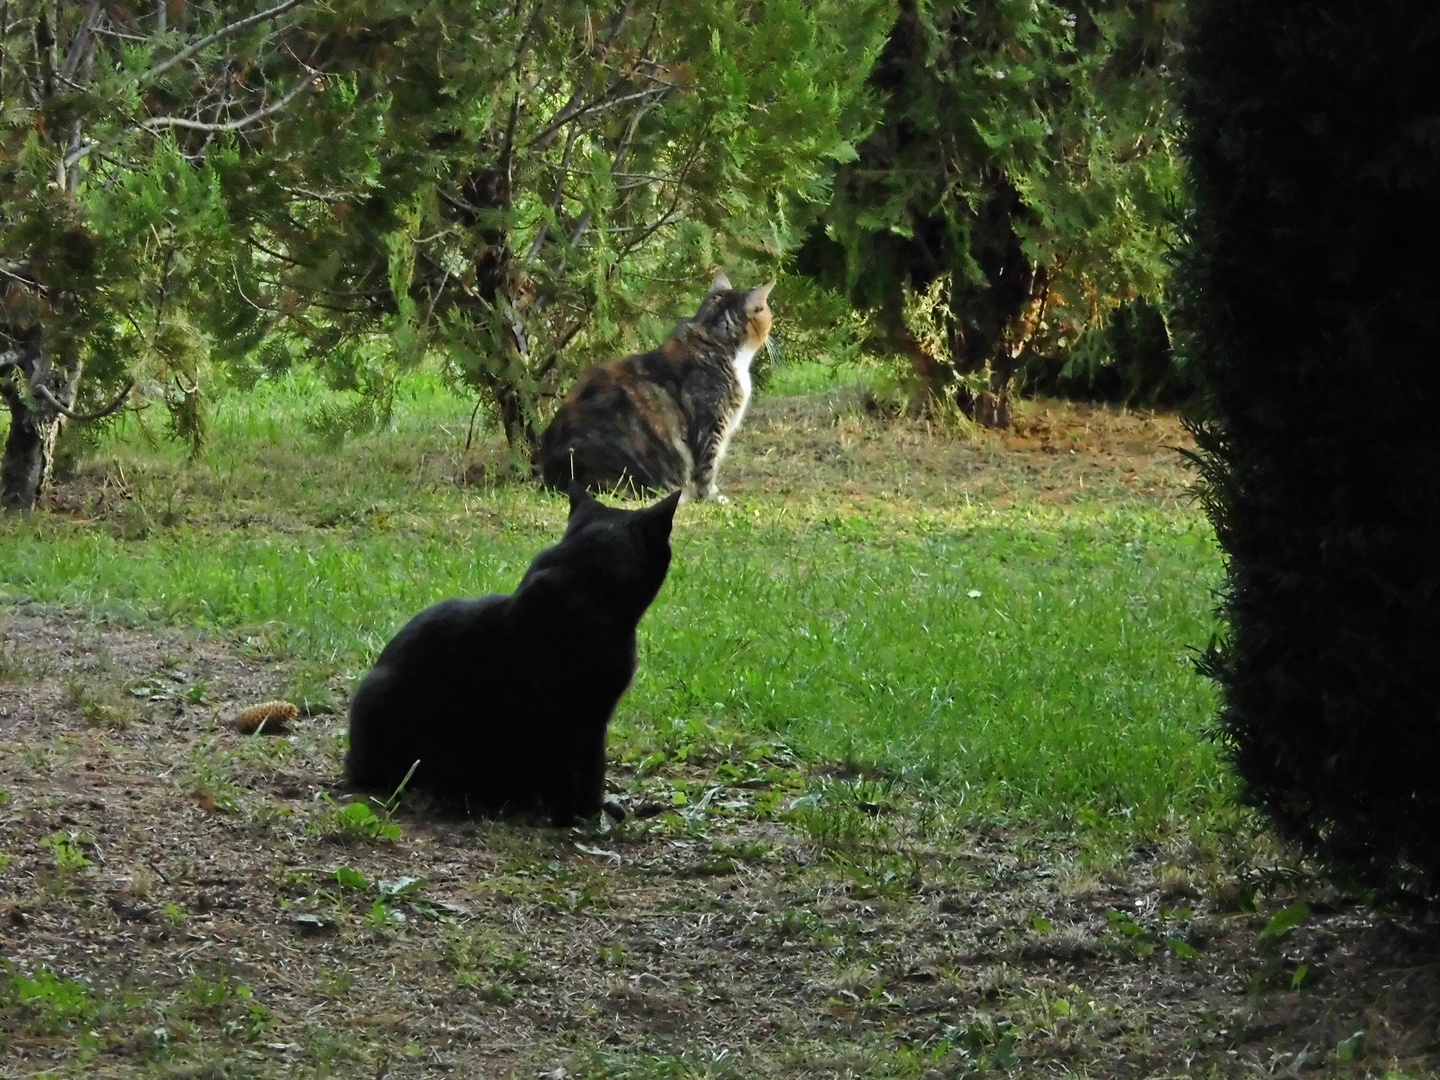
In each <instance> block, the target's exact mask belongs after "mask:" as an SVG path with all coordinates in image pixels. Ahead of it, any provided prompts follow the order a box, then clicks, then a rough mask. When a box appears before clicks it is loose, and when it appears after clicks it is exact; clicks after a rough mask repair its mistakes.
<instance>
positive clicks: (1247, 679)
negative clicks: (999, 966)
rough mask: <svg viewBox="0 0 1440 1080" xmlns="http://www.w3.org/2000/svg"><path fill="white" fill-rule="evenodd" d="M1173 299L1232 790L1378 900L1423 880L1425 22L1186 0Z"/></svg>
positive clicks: (1429, 13)
mask: <svg viewBox="0 0 1440 1080" xmlns="http://www.w3.org/2000/svg"><path fill="white" fill-rule="evenodd" d="M1193 16H1194V22H1193V27H1192V36H1191V39H1190V42H1189V46H1188V48H1187V51H1186V58H1187V61H1186V62H1187V65H1188V76H1189V86H1188V91H1187V96H1186V101H1185V109H1186V113H1187V119H1188V141H1189V156H1190V168H1191V170H1192V181H1191V182H1192V184H1193V189H1194V196H1195V202H1196V210H1195V216H1194V219H1193V221H1192V223H1191V227H1192V230H1193V241H1192V243H1191V248H1190V252H1189V254H1188V256H1187V259H1188V262H1187V267H1186V271H1187V272H1186V274H1185V290H1184V296H1183V304H1182V314H1183V315H1184V317H1185V318H1186V321H1187V322H1188V323H1189V324H1190V325H1191V326H1192V328H1193V331H1194V339H1193V343H1192V346H1191V347H1192V348H1193V353H1194V355H1193V360H1194V362H1195V364H1196V366H1197V367H1198V369H1199V370H1200V372H1201V373H1202V375H1203V377H1204V378H1205V380H1206V381H1207V382H1208V384H1209V390H1208V408H1207V418H1206V419H1205V420H1204V421H1203V422H1201V423H1200V424H1199V425H1198V426H1197V436H1198V440H1199V444H1200V447H1201V452H1200V456H1199V460H1200V462H1201V464H1202V467H1203V475H1204V480H1205V493H1206V497H1207V500H1208V505H1209V511H1210V514H1211V517H1212V520H1213V521H1214V524H1215V528H1216V532H1217V534H1218V536H1219V539H1220V543H1221V544H1222V545H1223V547H1224V549H1225V551H1226V553H1227V556H1228V580H1227V584H1226V587H1225V591H1224V595H1223V599H1222V608H1223V613H1224V615H1225V617H1226V619H1227V621H1228V624H1229V630H1228V633H1227V635H1226V636H1225V638H1224V639H1223V640H1221V641H1218V642H1216V643H1215V644H1214V645H1213V646H1212V648H1211V650H1210V652H1209V654H1208V657H1207V659H1206V663H1205V668H1206V670H1207V672H1208V673H1209V674H1210V675H1211V676H1213V677H1214V678H1215V679H1216V680H1217V681H1218V682H1219V684H1220V687H1221V690H1222V700H1223V704H1222V710H1221V714H1220V735H1221V737H1222V739H1223V740H1224V742H1225V743H1226V744H1227V745H1228V747H1229V749H1230V752H1231V754H1232V756H1233V760H1234V763H1235V766H1236V768H1237V769H1238V771H1239V774H1240V776H1241V778H1242V781H1243V789H1244V795H1245V797H1246V798H1247V800H1248V801H1249V802H1250V803H1251V804H1253V805H1254V806H1257V807H1259V808H1261V809H1262V810H1263V811H1265V812H1266V813H1267V814H1268V815H1269V816H1270V818H1271V819H1272V820H1273V821H1274V822H1275V823H1276V825H1277V826H1278V827H1279V828H1280V830H1281V831H1282V832H1283V833H1284V834H1286V835H1288V836H1290V837H1293V838H1295V839H1298V840H1299V841H1300V842H1301V843H1303V845H1304V846H1305V847H1306V848H1307V849H1308V850H1309V851H1311V852H1312V853H1315V854H1318V855H1320V856H1323V857H1324V858H1326V859H1328V860H1329V861H1330V862H1331V863H1332V865H1338V866H1343V867H1346V868H1348V869H1349V870H1351V871H1353V872H1355V873H1356V874H1358V876H1359V878H1360V880H1361V881H1363V882H1364V883H1366V884H1367V885H1369V886H1370V887H1373V888H1375V889H1377V890H1379V891H1381V892H1382V893H1388V894H1390V895H1392V896H1397V897H1399V896H1408V897H1410V898H1426V899H1431V900H1433V899H1434V898H1435V897H1436V896H1437V894H1440V723H1437V720H1440V689H1437V683H1436V680H1435V677H1434V675H1433V669H1432V667H1431V665H1432V664H1433V663H1435V658H1436V657H1437V656H1440V486H1437V477H1440V443H1437V441H1436V439H1435V437H1434V424H1435V412H1434V410H1435V407H1436V405H1437V404H1440V364H1437V363H1436V360H1437V357H1436V344H1435V342H1436V339H1437V329H1440V328H1437V326H1436V322H1437V314H1440V307H1437V305H1436V302H1435V297H1436V295H1437V293H1440V272H1437V267H1436V262H1435V260H1434V249H1435V239H1436V233H1437V230H1436V226H1435V222H1436V217H1435V205H1436V198H1437V196H1440V120H1437V118H1436V109H1435V105H1434V92H1433V89H1432V87H1433V75H1434V72H1433V70H1431V66H1432V64H1433V57H1434V55H1435V50H1436V48H1437V46H1440V20H1437V19H1436V18H1435V11H1434V8H1433V5H1432V4H1430V3H1428V2H1425V0H1388V2H1383V3H1374V2H1371V0H1263V2H1262V0H1201V2H1199V3H1197V4H1196V5H1195V6H1194V9H1193Z"/></svg>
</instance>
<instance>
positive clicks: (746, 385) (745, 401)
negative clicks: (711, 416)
mask: <svg viewBox="0 0 1440 1080" xmlns="http://www.w3.org/2000/svg"><path fill="white" fill-rule="evenodd" d="M754 359H755V346H753V345H747V346H745V348H743V349H740V350H738V351H737V352H736V353H735V381H736V382H737V383H739V384H740V408H738V409H736V410H735V420H734V427H739V426H740V417H741V416H743V415H744V414H745V406H747V405H749V404H750V361H751V360H754ZM732 430H733V429H732Z"/></svg>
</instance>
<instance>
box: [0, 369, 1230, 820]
mask: <svg viewBox="0 0 1440 1080" xmlns="http://www.w3.org/2000/svg"><path fill="white" fill-rule="evenodd" d="M324 399H325V394H324V393H323V392H322V391H321V389H320V388H319V387H317V386H316V385H315V384H314V383H313V382H310V381H308V380H305V379H298V378H296V379H286V380H282V381H281V382H280V383H278V384H276V385H272V386H268V387H266V388H264V390H263V391H262V392H261V393H259V394H256V395H254V396H252V397H248V398H242V397H239V396H236V397H230V398H225V399H222V401H221V402H220V403H219V406H218V408H217V410H216V413H215V416H214V418H213V421H212V428H211V429H212V443H211V445H210V447H209V449H208V450H207V451H206V453H205V455H204V457H203V458H202V460H201V461H199V462H197V463H195V464H193V465H188V464H186V463H184V462H183V461H182V460H181V457H180V454H179V451H178V450H175V449H173V448H170V447H168V446H165V445H160V446H158V447H156V446H150V445H148V444H147V443H146V442H145V441H144V440H143V439H141V438H137V437H136V435H137V433H136V432H135V430H134V428H133V423H134V422H133V421H128V423H129V424H131V425H132V426H131V427H130V428H129V429H127V428H124V427H122V428H120V429H117V430H116V431H115V432H114V433H112V434H111V435H109V436H107V438H106V439H105V440H104V441H103V442H102V443H101V444H100V446H99V447H98V448H97V449H96V450H95V452H94V454H93V456H92V458H91V463H90V464H89V465H86V466H85V467H84V468H83V469H82V481H84V482H86V483H89V484H90V486H91V487H92V488H97V487H98V484H97V477H98V475H99V473H100V472H101V471H102V470H103V471H105V472H106V473H107V474H113V475H118V473H119V471H121V469H117V468H116V463H118V464H119V466H121V468H122V469H123V473H124V475H125V477H126V478H127V483H128V484H129V487H130V495H131V497H130V498H129V499H128V500H124V501H123V503H122V504H117V505H116V506H115V507H114V508H113V509H111V510H108V511H106V510H103V508H102V512H101V513H99V514H97V515H94V516H93V517H92V519H91V520H89V521H84V522H80V523H76V522H73V521H69V520H64V519H59V518H51V517H47V516H45V515H39V516H36V517H34V518H30V519H23V518H17V519H10V520H6V521H4V522H3V523H0V560H3V565H4V567H5V573H4V578H3V586H0V589H3V595H4V596H5V597H7V598H9V599H16V598H19V597H31V598H34V599H38V600H41V601H45V602H57V603H65V604H74V605H80V606H83V607H85V608H89V609H93V610H96V611H103V612H110V613H117V614H120V615H123V616H125V617H127V618H130V619H132V620H135V621H137V622H142V623H148V622H154V623H162V624H175V625H191V626H198V627H201V628H203V629H205V630H206V631H208V632H211V633H214V634H216V635H219V636H224V637H230V638H236V639H239V640H241V641H243V642H246V643H247V644H248V646H249V647H250V648H252V649H254V650H258V651H260V652H264V653H267V654H272V655H278V656H280V657H283V658H290V659H294V660H296V661H299V662H301V663H303V664H306V665H311V666H316V665H319V666H321V667H330V668H335V669H338V670H340V671H343V672H344V673H346V674H347V675H348V676H350V677H352V678H357V677H358V676H359V675H360V674H362V673H363V672H364V670H365V668H366V666H367V665H368V663H369V662H370V660H371V659H372V658H373V656H374V655H375V653H376V652H377V651H378V650H379V648H380V647H381V646H382V645H383V644H384V642H385V641H386V640H387V639H388V637H389V635H390V634H392V633H393V632H394V631H395V630H396V629H397V628H398V627H399V626H400V625H401V624H403V623H404V621H405V620H406V619H408V618H409V617H410V616H411V615H412V614H414V613H415V612H416V611H418V610H420V609H421V608H422V607H424V606H425V605H427V604H429V603H431V602H433V601H435V600H437V599H440V598H441V597H445V596H452V595H462V594H477V593H483V592H488V591H509V590H510V589H511V588H512V587H513V586H514V584H515V582H516V581H517V580H518V579H519V577H520V575H521V573H522V572H523V570H524V567H525V566H526V564H527V563H528V561H529V559H530V558H531V557H533V555H534V554H535V552H536V551H538V550H539V548H540V547H542V546H544V545H545V544H548V543H550V542H552V541H553V540H554V539H555V538H556V537H557V536H558V534H559V532H560V529H561V527H562V523H563V517H564V504H563V501H562V500H559V499H556V498H553V497H549V496H546V495H542V494H540V493H538V492H537V491H535V490H533V489H532V488H531V487H530V486H529V485H528V484H517V483H507V484H495V483H493V482H489V481H487V482H482V483H481V484H480V485H479V486H474V485H472V486H463V485H462V484H460V483H457V478H459V477H464V476H467V475H471V474H473V468H472V465H473V463H471V462H466V461H463V460H461V459H460V448H461V447H462V446H463V443H464V439H465V429H466V424H467V422H468V419H469V409H468V407H467V403H466V402H464V401H461V400H459V399H456V398H454V397H452V396H451V395H449V394H448V393H447V392H446V391H444V389H443V388H442V387H440V386H439V385H438V384H437V383H436V382H434V381H433V380H421V381H419V382H418V383H416V384H415V385H414V386H412V387H411V388H410V389H409V390H408V391H407V393H406V395H405V396H404V398H403V399H402V401H401V405H400V408H399V410H398V411H397V414H396V417H395V420H394V423H393V424H392V426H391V428H390V429H389V430H387V431H384V432H380V433H377V434H374V435H371V436H367V437H364V438H361V439H356V440H353V441H352V442H350V443H349V444H347V445H346V446H345V447H343V448H341V449H339V450H328V449H326V448H325V446H324V445H323V444H322V443H321V442H319V441H318V440H317V439H316V438H314V437H313V436H310V435H307V434H306V433H305V431H304V427H303V423H302V419H303V417H304V416H306V415H308V414H310V413H313V412H314V410H315V409H316V408H318V406H319V404H320V403H321V402H322V401H323V400H324ZM489 460H490V461H491V462H492V466H493V461H494V460H495V455H494V454H493V453H492V454H491V456H490V459H489ZM467 469H470V472H469V473H467ZM495 471H496V470H495V469H494V468H493V467H492V469H491V475H493V474H494V472H495ZM82 486H83V484H82ZM167 523H168V524H167ZM674 546H675V556H676V557H675V562H674V564H673V568H672V571H671V575H670V579H669V581H668V582H667V584H666V587H665V589H664V591H663V593H662V594H661V597H660V599H659V601H658V602H657V604H656V606H655V607H654V609H652V611H651V613H650V615H649V616H648V617H647V619H646V621H645V623H644V624H643V626H642V642H643V644H642V648H643V659H642V664H641V669H640V673H639V675H638V677H637V679H636V683H635V686H634V688H633V689H632V691H631V693H630V694H629V696H628V697H627V698H626V699H625V701H624V702H623V703H622V705H621V709H620V712H619V714H618V719H617V725H616V728H615V731H616V741H617V743H618V744H619V748H620V749H621V750H622V751H623V750H627V749H628V750H637V749H644V748H651V749H653V748H657V747H658V748H660V749H674V748H676V747H679V746H682V745H685V744H687V743H690V742H694V741H696V740H703V739H707V738H716V737H728V736H730V735H735V734H738V735H741V736H744V737H747V738H755V739H758V740H768V741H779V742H783V743H785V744H787V745H788V746H790V747H791V748H792V749H794V750H795V751H796V752H797V753H799V754H800V755H801V756H802V757H805V758H807V759H809V760H811V761H813V762H824V761H835V762H843V763H848V764H850V765H852V766H866V767H872V768H876V769H879V770H883V771H885V772H887V773H892V774H898V775H900V776H901V777H903V778H905V779H906V780H907V781H909V782H913V783H917V784H920V783H923V784H926V785H933V786H935V787H937V788H939V789H942V790H943V791H944V792H946V793H947V795H948V796H950V797H953V798H956V799H963V801H964V805H965V806H966V807H967V808H969V810H970V812H972V813H974V814H975V815H976V816H978V817H987V816H1005V817H1007V818H1010V819H1011V820H1015V819H1017V818H1018V819H1033V820H1035V821H1036V822H1037V823H1044V824H1051V825H1067V824H1070V823H1073V822H1076V821H1082V822H1087V823H1090V824H1095V823H1098V822H1104V821H1112V822H1115V823H1117V824H1119V825H1121V826H1122V827H1123V828H1124V829H1126V830H1127V831H1128V830H1129V829H1131V828H1137V827H1138V828H1142V829H1150V828H1153V827H1163V825H1164V823H1166V822H1171V821H1175V820H1178V819H1185V818H1191V817H1194V816H1195V815H1204V814H1205V813H1206V812H1207V811H1208V810H1209V809H1210V808H1211V807H1213V806H1215V805H1217V804H1218V802H1219V801H1220V800H1219V799H1218V798H1217V797H1218V796H1221V795H1222V794H1223V793H1224V792H1225V790H1226V786H1227V780H1226V779H1225V777H1224V773H1223V770H1222V768H1221V767H1220V764H1219V761H1218V755H1217V753H1216V751H1215V749H1214V747H1213V746H1211V745H1210V744H1208V743H1206V742H1205V741H1204V740H1203V739H1202V738H1201V731H1202V728H1203V726H1204V724H1205V721H1206V717H1207V715H1208V713H1209V712H1210V711H1211V710H1212V708H1213V700H1212V697H1211V694H1210V691H1209V689H1208V687H1207V685H1206V683H1205V682H1204V681H1203V680H1202V679H1200V678H1199V677H1198V676H1197V675H1196V674H1195V672H1194V670H1193V667H1192V665H1191V658H1192V653H1191V652H1190V650H1191V649H1192V648H1193V647H1195V646H1198V645H1202V644H1204V643H1205V642H1206V640H1208V638H1209V636H1210V634H1211V632H1212V627H1213V622H1212V617H1211V614H1210V609H1211V605H1212V597H1211V590H1212V589H1213V587H1214V586H1215V585H1216V583H1217V582H1218V580H1219V574H1220V563H1219V558H1218V555H1217V552H1216V549H1215V545H1214V542H1213V538H1212V536H1211V533H1210V531H1209V529H1208V526H1206V525H1205V524H1204V523H1203V520H1202V519H1201V518H1200V517H1199V516H1198V515H1197V514H1196V513H1194V512H1192V511H1185V512H1181V513H1178V514H1177V513H1165V512H1161V511H1159V510H1156V509H1153V508H1148V507H1146V506H1144V505H1142V504H1139V503H1135V504H1133V505H1113V504H1112V505H1100V504H1081V505H1080V506H1079V507H1071V508H1068V509H1063V510H1062V509H1056V508H1051V507H1045V506H1041V505H1034V506H1022V507H1018V508H1009V509H996V508H991V507H988V506H978V505H977V506H970V505H946V506H917V505H913V504H899V503H897V504H895V505H894V506H893V507H890V508H887V509H882V510H876V509H875V508H874V507H873V506H870V507H867V509H866V510H865V511H864V512H863V513H862V512H859V511H856V510H854V509H853V508H851V507H850V506H849V505H848V504H845V503H842V502H841V501H840V500H838V499H836V498H833V497H831V496H830V495H829V494H828V493H827V492H826V491H823V490H816V491H812V492H808V493H806V494H805V495H804V496H803V497H790V498H788V499H787V498H781V497H778V496H742V497H740V498H738V499H737V500H736V501H735V502H734V503H733V504H732V505H730V506H727V507H719V506H710V505H702V506H693V505H692V506H688V507H684V508H682V510H681V512H680V515H679V518H678V521H677V534H676V537H675V544H674ZM975 594H978V595H975Z"/></svg>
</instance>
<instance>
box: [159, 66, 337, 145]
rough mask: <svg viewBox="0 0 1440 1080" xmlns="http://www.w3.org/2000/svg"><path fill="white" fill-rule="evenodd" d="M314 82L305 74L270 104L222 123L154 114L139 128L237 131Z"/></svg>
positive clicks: (281, 104)
mask: <svg viewBox="0 0 1440 1080" xmlns="http://www.w3.org/2000/svg"><path fill="white" fill-rule="evenodd" d="M313 83H314V79H312V78H310V77H309V76H306V77H305V78H303V79H301V80H300V82H299V83H297V84H296V85H295V88H294V89H293V90H291V91H290V92H289V93H288V94H286V95H285V96H284V97H282V98H281V99H280V100H279V101H277V102H275V103H274V104H272V105H266V106H265V107H264V108H263V109H256V110H255V111H254V112H252V113H251V114H250V115H249V116H242V117H241V118H240V119H239V120H227V121H225V123H223V124H207V123H205V122H204V121H201V120H187V119H186V118H185V117H183V116H156V117H154V118H152V119H150V120H146V121H145V122H144V123H142V124H141V125H140V127H141V128H143V129H144V130H146V131H148V132H150V133H151V134H155V133H156V132H157V131H159V130H162V129H164V128H185V129H186V130H187V131H211V132H219V131H239V130H240V129H241V128H245V127H249V126H250V125H251V124H254V123H257V122H259V121H261V120H264V119H265V118H266V117H267V116H274V115H275V114H276V113H277V112H279V111H280V110H281V109H283V108H284V107H285V106H286V105H289V104H290V102H292V101H294V100H295V99H296V98H297V97H299V96H300V95H301V94H302V93H304V92H305V90H306V88H308V87H309V86H311V85H312V84H313Z"/></svg>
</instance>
